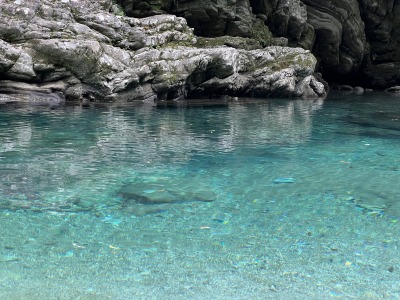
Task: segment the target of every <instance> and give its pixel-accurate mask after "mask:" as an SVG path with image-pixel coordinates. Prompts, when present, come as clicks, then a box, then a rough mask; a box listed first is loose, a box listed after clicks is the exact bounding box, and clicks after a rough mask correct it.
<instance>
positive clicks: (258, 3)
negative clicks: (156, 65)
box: [119, 0, 400, 88]
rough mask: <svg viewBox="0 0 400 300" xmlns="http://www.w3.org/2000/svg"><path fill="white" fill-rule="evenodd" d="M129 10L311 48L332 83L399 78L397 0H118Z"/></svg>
mask: <svg viewBox="0 0 400 300" xmlns="http://www.w3.org/2000/svg"><path fill="white" fill-rule="evenodd" d="M119 2H120V3H122V4H123V6H124V8H125V9H126V12H127V14H130V15H135V16H147V15H149V14H158V13H160V12H168V13H173V14H176V15H179V16H183V17H185V18H186V19H187V20H188V21H189V24H190V26H193V27H194V28H195V32H196V34H198V35H201V36H205V37H218V36H223V35H231V36H240V37H244V38H254V39H256V40H258V41H259V42H260V45H262V46H265V45H267V44H270V43H271V44H273V45H281V46H284V45H285V44H284V43H279V42H277V40H276V39H273V38H272V37H270V36H268V35H269V34H268V33H266V31H265V27H266V26H268V27H269V29H270V30H271V32H272V33H273V34H274V36H275V38H276V37H277V38H286V39H287V41H288V45H290V46H292V47H302V48H304V49H310V50H312V51H313V54H314V55H315V56H316V57H317V59H318V66H317V68H318V70H319V71H320V72H321V73H322V74H323V75H324V77H325V78H326V79H328V80H329V81H331V82H339V83H341V84H344V83H349V84H352V85H360V84H362V85H363V86H367V85H369V86H375V87H378V88H385V87H389V86H391V85H396V84H398V83H399V81H400V72H399V69H400V68H399V67H400V54H399V53H400V52H399V51H397V50H398V46H399V44H400V2H399V1H398V0H394V1H393V0H392V1H385V0H351V1H340V0H330V1H316V0H271V1H265V0H249V1H247V0H240V1H239V0H231V1H226V0H214V1H211V0H201V1H200V0H196V1H188V0H180V1H168V0H167V1H161V0H141V1H134V0H120V1H119ZM255 20H257V22H255Z"/></svg>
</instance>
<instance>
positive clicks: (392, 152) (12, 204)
mask: <svg viewBox="0 0 400 300" xmlns="http://www.w3.org/2000/svg"><path fill="white" fill-rule="evenodd" d="M365 106H366V105H365V103H362V105H361V103H357V102H354V101H353V102H352V105H349V103H348V102H342V103H340V102H333V101H329V100H328V102H327V101H325V102H324V101H322V100H312V101H311V100H282V99H281V100H277V99H268V100H267V99H263V100H257V99H239V100H230V101H203V100H190V101H189V100H188V101H182V102H172V103H159V105H157V106H151V105H148V104H137V105H126V104H113V105H101V106H100V105H99V106H97V107H93V108H91V109H82V108H81V107H64V108H58V109H49V108H32V107H25V108H24V107H20V108H18V109H7V108H6V107H3V108H1V110H0V114H1V116H0V117H1V118H0V119H1V122H0V167H1V168H0V176H1V179H2V180H1V182H0V194H1V196H0V206H1V207H3V208H9V209H17V208H24V209H25V208H29V207H30V206H31V207H34V208H35V209H37V210H46V209H51V210H63V211H66V210H68V211H70V210H82V209H85V210H91V209H94V208H96V207H104V206H105V207H114V208H120V209H127V210H129V211H132V212H133V213H135V212H137V211H147V210H143V206H147V205H148V204H152V206H153V209H154V210H160V209H163V210H164V209H165V205H167V206H168V205H180V203H187V202H191V201H199V203H205V202H208V201H211V202H210V203H213V202H214V201H239V202H240V201H244V199H252V200H257V201H266V202H268V201H276V199H281V198H284V197H286V196H287V195H296V194H298V195H317V194H322V193H327V192H328V193H334V194H337V195H339V196H343V198H344V199H349V201H353V202H355V204H356V205H359V206H360V207H364V208H367V209H381V208H385V209H388V210H390V211H392V212H396V211H399V212H400V209H398V207H399V204H398V203H397V202H396V197H397V195H398V192H399V190H398V187H397V182H398V179H399V178H398V176H399V173H398V170H399V167H400V165H399V159H398V158H397V149H398V146H399V145H398V140H396V139H382V138H381V137H376V136H373V137H372V136H367V135H363V130H364V129H363V127H365V126H363V125H360V124H356V123H355V122H353V121H354V119H355V118H357V119H361V120H364V117H363V116H364V115H365V114H369V113H370V111H368V110H366V111H363V109H364V107H365ZM388 107H389V106H388ZM374 109H375V108H374ZM355 112H357V113H358V115H356V114H355ZM348 115H351V116H352V119H349V118H347V117H346V116H348ZM380 116H382V114H380ZM381 119H382V118H380V119H379V120H380V122H383V121H382V120H381ZM372 121H373V120H372ZM385 122H386V121H385ZM385 124H386V123H385ZM385 130H388V129H385V128H383V129H381V130H380V131H379V133H380V136H384V133H385ZM390 130H392V129H390ZM282 178H283V179H286V181H285V180H282ZM287 179H290V180H287ZM283 181H285V182H283ZM276 182H279V184H277V183H276ZM281 182H283V183H281ZM149 186H150V187H159V188H146V187H149ZM127 190H129V194H130V196H129V197H127V196H126V195H127V193H126V191H127ZM210 195H211V196H210ZM246 201H247V200H246ZM154 203H156V204H157V205H158V204H159V205H161V206H162V207H159V208H154ZM127 206H129V207H130V208H127Z"/></svg>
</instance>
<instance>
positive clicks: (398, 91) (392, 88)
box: [385, 85, 400, 93]
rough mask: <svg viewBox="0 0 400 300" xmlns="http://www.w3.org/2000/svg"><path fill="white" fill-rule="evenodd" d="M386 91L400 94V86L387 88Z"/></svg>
mask: <svg viewBox="0 0 400 300" xmlns="http://www.w3.org/2000/svg"><path fill="white" fill-rule="evenodd" d="M385 91H386V92H389V93H400V85H396V86H392V87H390V88H387V89H386V90H385Z"/></svg>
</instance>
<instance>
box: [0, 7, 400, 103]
mask: <svg viewBox="0 0 400 300" xmlns="http://www.w3.org/2000/svg"><path fill="white" fill-rule="evenodd" d="M0 2H1V6H0V14H1V16H2V17H1V18H0V103H8V102H34V103H36V104H42V103H50V104H51V105H59V104H62V103H64V102H66V101H67V102H71V103H82V104H84V105H88V104H90V103H91V102H110V101H111V102H115V101H137V100H139V101H146V102H150V103H155V102H157V101H162V100H174V99H184V98H219V97H221V96H229V97H239V96H257V97H272V96H274V97H302V98H323V97H325V96H326V93H327V90H328V85H327V83H326V82H325V81H324V80H323V79H322V77H323V78H324V79H327V80H328V81H330V82H338V83H339V84H348V85H352V86H362V87H364V88H365V87H370V88H387V87H390V86H396V85H399V80H400V73H399V71H398V70H399V69H400V68H398V67H399V66H400V65H399V64H400V56H399V54H398V51H396V49H397V46H398V44H399V42H400V23H399V21H398V19H399V18H397V19H396V17H395V16H396V15H398V14H399V12H400V1H396V0H395V1H392V2H391V4H390V5H389V4H385V5H383V4H382V5H380V4H379V5H380V6H376V5H375V6H374V3H375V2H374V3H372V1H369V0H359V1H356V0H352V1H346V2H345V3H342V1H328V2H326V3H324V4H320V3H316V1H312V0H304V1H300V0H274V1H257V0H252V1H247V0H234V1H230V2H229V3H225V2H224V1H219V0H218V1H213V2H212V3H211V2H210V1H185V0H179V1H172V0H171V1H164V0H162V1H161V0H156V1H147V0H143V1H130V0H118V1H112V0H101V1H89V0H83V1H77V0H59V1H52V0H41V1H28V0H13V1H11V0H1V1H0ZM370 2H371V3H370ZM377 5H378V4H377ZM316 71H317V72H318V73H316ZM321 73H322V75H321Z"/></svg>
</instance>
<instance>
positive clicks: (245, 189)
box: [0, 93, 400, 299]
mask: <svg viewBox="0 0 400 300" xmlns="http://www.w3.org/2000/svg"><path fill="white" fill-rule="evenodd" d="M399 146H400V97H397V96H393V95H386V94H379V93H376V94H375V93H373V94H370V95H369V96H363V97H354V96H348V95H347V96H346V95H344V94H331V95H330V97H329V98H328V99H326V100H325V101H322V100H318V101H309V100H278V99H268V100H266V99H239V100H237V101H229V102H223V101H221V102H219V103H210V102H206V101H200V100H196V101H195V100H192V101H190V102H189V101H187V102H178V103H174V104H164V103H161V104H160V105H159V106H158V107H155V106H149V105H103V106H101V105H98V106H94V107H92V108H90V109H83V108H81V107H64V108H56V109H49V108H46V107H25V106H14V107H9V106H4V107H0V178H1V182H0V209H1V211H0V222H1V224H2V226H1V228H0V234H1V237H2V239H1V244H0V266H1V269H0V272H1V273H0V275H1V276H0V298H4V299H6V298H7V299H210V298H211V299H284V298H285V299H329V298H334V299H336V298H343V299H347V298H356V299H365V298H369V299H399V298H400V285H399V280H400V276H399V274H400V270H399V269H400V257H399V255H398V253H399V246H400V242H399V235H400V233H399V222H398V221H399V216H400V199H399V194H400V187H399V181H400V180H399V179H400V156H399V149H400V147H399Z"/></svg>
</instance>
